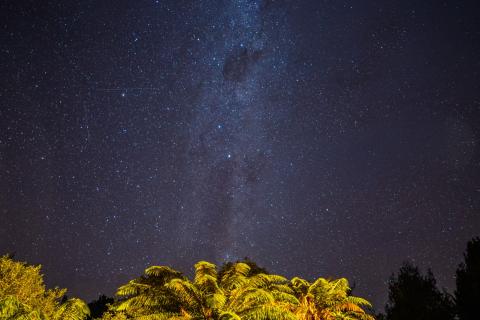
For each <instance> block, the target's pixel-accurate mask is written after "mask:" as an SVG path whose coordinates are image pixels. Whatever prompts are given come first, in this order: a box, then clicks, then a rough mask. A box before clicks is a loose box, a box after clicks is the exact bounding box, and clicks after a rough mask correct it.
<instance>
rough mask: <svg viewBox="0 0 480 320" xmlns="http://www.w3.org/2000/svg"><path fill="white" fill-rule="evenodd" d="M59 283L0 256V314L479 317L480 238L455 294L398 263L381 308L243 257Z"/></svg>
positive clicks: (153, 319)
mask: <svg viewBox="0 0 480 320" xmlns="http://www.w3.org/2000/svg"><path fill="white" fill-rule="evenodd" d="M65 293H66V290H65V289H58V288H54V289H46V288H45V285H44V283H43V277H42V275H41V273H40V266H30V265H27V264H26V263H23V262H18V261H15V260H13V259H12V258H11V257H9V256H3V257H0V319H2V320H3V319H12V320H13V319H16V320H29V319H46V320H49V319H53V320H56V319H70V320H84V319H105V320H107V319H108V320H114V319H115V320H123V319H138V320H157V319H212V320H213V319H219V320H229V319H235V320H239V319H252V320H257V319H258V320H260V319H292V320H293V319H302V320H337V319H345V320H348V319H352V320H353V319H366V320H373V319H375V318H376V319H388V320H397V319H398V320H400V319H401V320H415V319H418V320H429V319H432V320H433V319H436V320H443V319H460V320H473V319H478V311H477V310H476V308H475V307H476V304H478V302H479V301H480V239H478V238H476V239H473V240H472V241H470V242H469V243H468V246H467V251H466V253H465V261H464V262H463V263H462V264H461V265H460V266H459V268H458V269H457V272H456V290H455V292H454V295H450V294H448V293H446V292H445V291H440V290H439V289H438V288H437V286H436V282H435V278H434V276H433V274H432V273H431V272H430V271H428V272H427V274H426V275H422V274H421V273H420V271H419V269H418V268H417V267H415V266H413V265H411V264H404V265H403V266H402V267H401V268H400V270H399V272H398V273H397V274H394V275H392V277H391V279H390V281H389V301H388V303H387V305H386V308H385V314H380V315H377V316H376V317H374V316H373V315H372V312H373V309H372V306H371V305H370V303H369V302H368V301H367V300H365V299H363V298H360V297H356V296H354V295H352V292H351V289H350V287H349V284H348V281H347V280H346V279H345V278H341V279H333V280H332V279H325V278H318V279H316V280H314V281H308V280H305V279H301V278H299V277H294V278H292V279H286V278H284V277H282V276H280V275H274V274H269V273H268V272H267V271H266V270H265V269H263V268H260V267H258V266H257V265H256V264H255V263H254V262H252V261H250V260H248V259H245V260H243V261H238V262H235V263H226V264H224V265H222V266H221V267H219V268H218V267H217V266H216V265H214V264H212V263H210V262H206V261H200V262H198V263H196V264H195V274H194V277H193V279H189V278H188V277H185V276H184V275H182V273H180V272H179V271H176V270H174V269H172V268H170V267H168V266H152V267H150V268H148V269H146V270H145V273H144V275H142V276H140V277H138V278H136V279H133V280H131V281H129V282H128V283H127V284H125V285H123V286H121V287H120V288H118V290H117V293H116V297H115V298H109V297H106V296H101V297H100V298H99V299H98V300H96V301H93V302H91V303H89V304H88V305H87V304H86V303H85V302H84V301H82V300H80V299H77V298H70V299H67V298H66V296H65Z"/></svg>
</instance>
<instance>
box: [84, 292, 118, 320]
mask: <svg viewBox="0 0 480 320" xmlns="http://www.w3.org/2000/svg"><path fill="white" fill-rule="evenodd" d="M113 302H114V299H113V298H110V297H107V296H106V295H104V294H102V295H100V296H99V297H98V299H97V300H93V301H92V302H90V303H89V304H88V307H89V308H90V319H95V318H101V317H102V315H103V314H104V313H105V312H106V311H107V310H108V305H109V304H112V303H113Z"/></svg>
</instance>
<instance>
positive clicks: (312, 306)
mask: <svg viewBox="0 0 480 320" xmlns="http://www.w3.org/2000/svg"><path fill="white" fill-rule="evenodd" d="M291 285H292V288H293V289H294V291H295V294H296V296H297V297H298V299H299V301H300V304H299V305H298V307H297V308H296V310H295V314H296V315H297V317H298V319H302V320H337V319H365V320H373V319H374V318H373V317H372V316H370V315H368V314H367V313H366V312H365V310H364V309H363V307H368V308H370V307H371V305H370V303H369V302H368V301H367V300H365V299H363V298H360V297H355V296H351V295H350V291H351V289H350V287H349V285H348V281H347V279H345V278H341V279H337V280H327V279H324V278H318V279H317V280H316V281H314V282H313V283H310V282H308V281H307V280H304V279H301V278H298V277H295V278H293V279H292V280H291Z"/></svg>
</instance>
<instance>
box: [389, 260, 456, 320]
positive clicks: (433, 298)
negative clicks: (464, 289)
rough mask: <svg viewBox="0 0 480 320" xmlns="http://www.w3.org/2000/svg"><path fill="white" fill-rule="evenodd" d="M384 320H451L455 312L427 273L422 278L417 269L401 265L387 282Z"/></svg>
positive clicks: (405, 264)
mask: <svg viewBox="0 0 480 320" xmlns="http://www.w3.org/2000/svg"><path fill="white" fill-rule="evenodd" d="M388 288H389V295H388V303H387V305H386V307H385V311H386V316H385V319H386V320H451V319H454V318H455V309H454V306H453V302H452V299H451V298H450V296H449V295H448V294H447V293H445V292H441V291H440V290H438V288H437V286H436V281H435V278H434V276H433V274H432V272H431V271H430V270H428V272H427V274H426V275H425V276H423V275H421V274H420V271H419V270H418V268H417V267H415V266H413V265H411V264H409V263H404V265H403V266H402V267H401V268H400V271H399V273H398V275H396V276H395V275H392V276H391V278H390V281H389V285H388Z"/></svg>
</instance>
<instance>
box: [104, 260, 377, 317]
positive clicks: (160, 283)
mask: <svg viewBox="0 0 480 320" xmlns="http://www.w3.org/2000/svg"><path fill="white" fill-rule="evenodd" d="M251 271H252V270H251V267H250V266H249V265H248V264H246V263H243V262H237V263H232V264H229V265H228V266H227V267H225V268H223V269H222V271H221V273H219V272H218V271H217V266H216V265H214V264H212V263H210V262H206V261H200V262H198V263H197V264H195V276H194V279H193V281H191V280H189V279H188V278H186V277H184V276H182V275H181V274H180V273H179V272H177V271H175V270H173V269H171V268H169V267H165V266H155V267H150V268H148V269H147V270H146V271H145V275H144V276H142V277H140V278H137V279H135V280H132V281H130V282H129V283H128V284H126V285H124V286H122V287H120V288H119V290H118V292H117V295H118V296H119V297H120V299H119V302H118V303H117V304H115V305H114V307H113V308H112V311H117V312H124V313H125V314H126V315H127V317H131V318H134V319H144V320H149V319H220V320H233V319H235V320H238V319H247V320H260V319H285V320H287V319H292V320H293V319H305V320H333V319H352V320H354V319H366V320H372V319H373V317H372V316H370V315H368V314H366V313H365V311H364V310H363V309H362V307H365V306H366V307H370V303H369V302H368V301H366V300H364V299H362V298H359V297H354V296H351V295H349V292H350V288H349V287H348V282H347V280H346V279H339V280H334V281H328V280H326V279H323V278H319V279H318V280H316V281H315V282H313V283H309V282H308V281H306V280H303V279H300V278H294V279H292V281H288V280H287V279H286V278H284V277H282V276H279V275H273V274H265V273H257V272H251ZM110 316H111V315H108V317H110ZM104 319H105V320H106V319H110V318H107V317H104Z"/></svg>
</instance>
